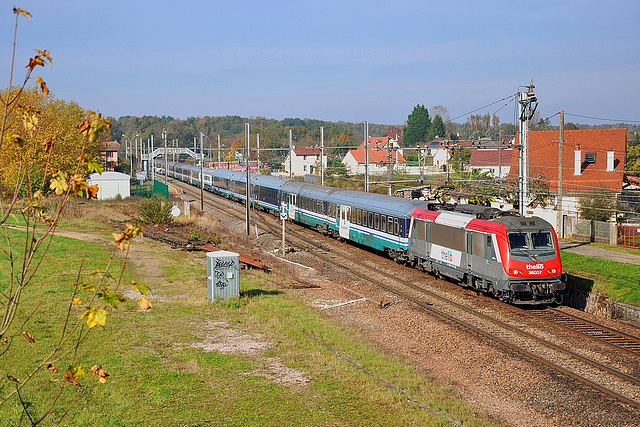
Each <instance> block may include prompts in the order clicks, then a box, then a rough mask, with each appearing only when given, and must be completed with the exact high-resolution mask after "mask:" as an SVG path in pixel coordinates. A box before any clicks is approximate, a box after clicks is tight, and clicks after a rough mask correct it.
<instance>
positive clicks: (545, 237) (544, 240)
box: [509, 231, 553, 251]
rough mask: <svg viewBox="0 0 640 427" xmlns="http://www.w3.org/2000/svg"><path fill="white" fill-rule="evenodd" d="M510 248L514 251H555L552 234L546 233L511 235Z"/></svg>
mask: <svg viewBox="0 0 640 427" xmlns="http://www.w3.org/2000/svg"><path fill="white" fill-rule="evenodd" d="M509 246H510V247H511V250H512V251H527V250H531V249H553V239H552V238H551V233H549V232H546V231H540V232H537V233H509Z"/></svg>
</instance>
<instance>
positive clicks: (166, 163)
mask: <svg viewBox="0 0 640 427" xmlns="http://www.w3.org/2000/svg"><path fill="white" fill-rule="evenodd" d="M162 139H163V141H164V183H165V184H166V183H167V182H168V180H167V176H168V175H169V169H168V168H169V157H168V156H169V154H167V131H166V129H162Z"/></svg>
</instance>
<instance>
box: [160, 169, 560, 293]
mask: <svg viewBox="0 0 640 427" xmlns="http://www.w3.org/2000/svg"><path fill="white" fill-rule="evenodd" d="M155 166H156V168H157V169H158V170H161V173H165V172H166V173H167V175H168V176H169V177H172V178H175V179H178V180H180V181H184V182H187V183H190V184H192V185H197V186H200V185H202V186H203V187H204V189H206V190H207V191H210V192H213V193H216V194H219V195H222V196H224V197H227V198H230V199H234V200H236V201H240V202H243V203H246V201H247V194H246V174H245V173H244V172H239V171H231V170H226V169H211V168H204V169H203V172H202V177H201V176H200V167H198V166H194V165H188V164H183V163H167V171H164V170H162V169H163V168H164V167H165V163H164V162H158V161H156V164H155ZM201 179H202V184H201ZM249 201H250V203H251V204H252V205H254V206H255V207H256V208H258V209H262V210H264V211H267V212H270V213H272V214H275V215H280V214H283V215H284V216H286V218H288V220H290V221H293V222H296V223H299V224H303V225H306V226H308V227H311V228H314V229H316V230H317V231H318V232H320V233H322V234H325V235H330V236H333V237H337V238H341V239H344V240H346V241H350V242H354V243H358V244H360V245H363V246H366V247H368V248H371V249H375V250H378V251H382V252H385V253H386V254H387V255H388V256H389V257H390V258H391V259H393V260H394V261H396V262H399V263H404V264H409V265H411V266H413V267H416V268H419V269H421V270H423V271H425V272H429V273H433V274H435V275H440V276H444V277H447V278H449V279H453V280H455V281H457V282H459V283H461V284H463V285H465V286H468V287H471V288H473V289H475V290H476V291H478V292H483V293H490V294H492V295H494V296H495V297H497V298H499V299H500V300H502V301H505V302H508V303H514V304H553V303H558V304H559V303H562V297H563V291H564V290H565V287H566V285H565V280H563V274H562V262H561V260H560V252H559V246H558V241H557V238H556V233H555V231H554V229H553V227H552V226H551V224H549V223H548V222H546V221H545V220H543V219H541V218H537V217H522V216H519V215H515V214H512V213H504V212H502V211H500V210H498V209H495V208H482V207H478V206H472V205H459V206H457V207H456V209H455V210H454V211H447V210H436V206H434V205H433V204H432V203H429V202H425V201H420V200H413V199H404V198H399V197H392V196H386V195H382V194H375V193H365V192H361V191H354V190H344V189H340V188H334V187H327V186H320V185H316V184H311V183H306V182H301V181H297V180H294V179H288V178H279V177H275V176H269V175H254V174H252V175H251V188H250V197H249Z"/></svg>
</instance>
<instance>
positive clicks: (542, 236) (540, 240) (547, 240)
mask: <svg viewBox="0 0 640 427" xmlns="http://www.w3.org/2000/svg"><path fill="white" fill-rule="evenodd" d="M531 241H532V242H533V249H553V239H551V234H550V233H547V232H542V231H541V232H540V233H531Z"/></svg>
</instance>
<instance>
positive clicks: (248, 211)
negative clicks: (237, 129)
mask: <svg viewBox="0 0 640 427" xmlns="http://www.w3.org/2000/svg"><path fill="white" fill-rule="evenodd" d="M244 139H245V146H246V147H247V155H246V159H245V164H246V167H247V236H250V235H251V230H250V224H249V213H250V212H251V177H250V176H249V123H245V124H244Z"/></svg>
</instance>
